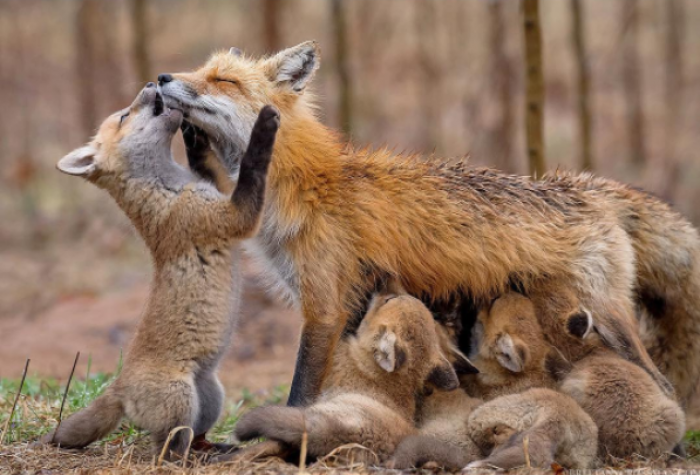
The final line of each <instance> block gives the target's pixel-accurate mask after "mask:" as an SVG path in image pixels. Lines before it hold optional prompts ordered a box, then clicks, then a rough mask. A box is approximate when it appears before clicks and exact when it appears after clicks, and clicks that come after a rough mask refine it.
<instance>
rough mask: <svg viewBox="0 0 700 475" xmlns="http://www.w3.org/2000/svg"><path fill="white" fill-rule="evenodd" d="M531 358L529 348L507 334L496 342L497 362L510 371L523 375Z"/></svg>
mask: <svg viewBox="0 0 700 475" xmlns="http://www.w3.org/2000/svg"><path fill="white" fill-rule="evenodd" d="M529 357H530V355H529V351H528V349H527V347H526V346H525V345H523V344H522V343H520V342H518V341H515V340H514V339H513V338H511V336H510V335H509V334H507V333H504V334H503V335H502V336H501V337H500V338H498V340H497V341H496V360H498V362H499V363H500V365H501V366H503V367H504V368H505V369H507V370H509V371H512V372H514V373H522V372H523V370H524V369H525V365H526V364H527V361H528V359H529Z"/></svg>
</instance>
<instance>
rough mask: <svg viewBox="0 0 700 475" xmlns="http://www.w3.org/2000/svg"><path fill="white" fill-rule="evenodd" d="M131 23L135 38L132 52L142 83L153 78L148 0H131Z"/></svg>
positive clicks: (137, 73)
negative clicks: (149, 51)
mask: <svg viewBox="0 0 700 475" xmlns="http://www.w3.org/2000/svg"><path fill="white" fill-rule="evenodd" d="M131 23H132V26H133V32H134V39H133V43H132V49H131V54H132V57H133V61H134V67H135V69H136V76H137V77H138V79H139V82H141V84H143V83H146V82H148V81H151V80H153V78H152V75H151V74H152V73H151V61H150V57H149V54H148V36H149V35H148V3H147V0H131Z"/></svg>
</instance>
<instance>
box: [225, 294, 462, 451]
mask: <svg viewBox="0 0 700 475" xmlns="http://www.w3.org/2000/svg"><path fill="white" fill-rule="evenodd" d="M435 327H436V323H435V321H434V320H433V316H432V314H431V313H430V311H429V310H428V309H427V308H426V307H425V306H424V305H423V304H422V303H421V302H420V300H417V299H415V298H413V297H410V296H409V295H406V294H398V295H397V294H380V295H377V296H376V297H375V298H374V300H373V302H372V304H371V305H370V308H369V311H368V312H367V315H366V316H365V318H364V319H363V321H362V323H361V325H360V327H359V329H358V331H357V335H356V336H353V337H350V338H349V339H348V341H346V342H343V343H342V344H341V345H339V346H338V349H337V352H336V355H335V356H334V364H333V369H332V371H331V374H330V375H329V378H328V380H327V383H326V387H325V389H324V392H323V393H322V394H321V397H320V398H319V400H318V401H317V402H316V403H315V404H313V405H311V406H310V407H308V408H306V409H301V408H293V407H261V408H257V409H253V410H252V411H251V412H249V413H248V414H246V415H244V416H243V417H242V418H241V420H240V421H239V422H238V424H237V425H236V429H235V434H236V437H237V438H239V439H241V440H249V439H254V438H257V437H267V438H268V439H272V440H276V441H279V442H282V443H284V444H287V445H288V446H292V447H294V448H299V447H300V445H301V440H302V434H303V433H304V431H306V432H307V433H308V454H309V455H310V456H312V457H321V456H324V455H326V454H329V453H330V452H332V451H333V450H334V449H336V448H338V447H340V446H343V445H346V444H351V443H355V444H360V445H362V446H364V447H365V448H367V449H369V450H370V451H372V452H373V453H374V454H376V455H377V456H378V457H379V459H380V461H382V460H384V459H386V458H387V457H389V456H390V455H391V454H392V453H393V452H394V449H395V448H396V446H397V445H398V443H399V442H400V441H401V440H402V439H403V438H404V437H406V436H408V435H412V434H415V433H416V429H415V428H414V417H415V414H416V396H417V395H418V394H420V393H421V391H422V390H423V387H424V386H425V384H426V383H430V384H432V385H434V386H437V387H439V388H442V389H455V388H456V387H457V385H458V380H457V375H456V374H455V371H454V369H453V368H452V365H451V364H450V363H449V361H448V360H447V359H446V356H445V355H444V353H443V351H442V349H441V348H440V344H439V341H438V336H437V331H436V328H435ZM348 457H351V458H352V459H353V460H355V461H364V462H371V461H372V459H370V458H367V457H368V454H367V452H361V453H355V452H354V451H353V453H351V454H349V455H348Z"/></svg>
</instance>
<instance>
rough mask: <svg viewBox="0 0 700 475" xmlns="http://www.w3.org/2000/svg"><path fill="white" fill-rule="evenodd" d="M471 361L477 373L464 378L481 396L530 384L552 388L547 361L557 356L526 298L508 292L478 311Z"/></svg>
mask: <svg viewBox="0 0 700 475" xmlns="http://www.w3.org/2000/svg"><path fill="white" fill-rule="evenodd" d="M473 343H474V346H475V348H474V349H473V351H474V355H472V362H473V364H474V365H475V366H476V367H477V368H478V369H479V373H478V374H476V375H474V376H472V377H467V378H466V379H464V380H463V383H464V384H465V387H466V389H467V392H468V393H469V394H470V395H472V396H474V397H479V398H482V399H492V398H494V397H496V396H499V395H504V394H513V393H517V392H520V391H523V390H525V389H528V388H532V387H554V386H555V381H554V379H553V378H552V376H551V372H550V370H549V369H548V367H547V366H548V362H550V361H553V360H554V358H556V353H555V351H556V350H554V348H552V347H551V346H550V345H549V343H548V342H547V341H546V338H545V335H544V333H543V331H542V328H541V327H540V324H539V321H538V319H537V311H536V309H535V306H534V305H533V303H532V302H531V301H530V299H528V298H527V297H525V296H523V295H521V294H519V293H517V292H513V291H511V292H507V293H505V294H504V295H502V296H500V297H499V298H497V299H496V300H494V301H493V302H492V303H491V305H490V306H485V307H484V308H482V309H481V310H480V311H479V314H478V317H477V322H476V325H475V326H474V330H473Z"/></svg>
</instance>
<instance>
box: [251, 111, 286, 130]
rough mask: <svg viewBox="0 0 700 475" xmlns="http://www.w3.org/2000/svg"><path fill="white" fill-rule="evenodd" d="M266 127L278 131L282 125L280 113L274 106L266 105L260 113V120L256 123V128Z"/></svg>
mask: <svg viewBox="0 0 700 475" xmlns="http://www.w3.org/2000/svg"><path fill="white" fill-rule="evenodd" d="M258 127H261V128H264V129H265V130H268V131H271V132H277V129H279V127H280V113H279V111H278V110H277V109H276V108H275V107H273V106H269V105H268V106H264V107H263V108H262V109H261V110H260V114H258V120H257V122H256V124H255V128H256V129H257V128H258Z"/></svg>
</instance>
